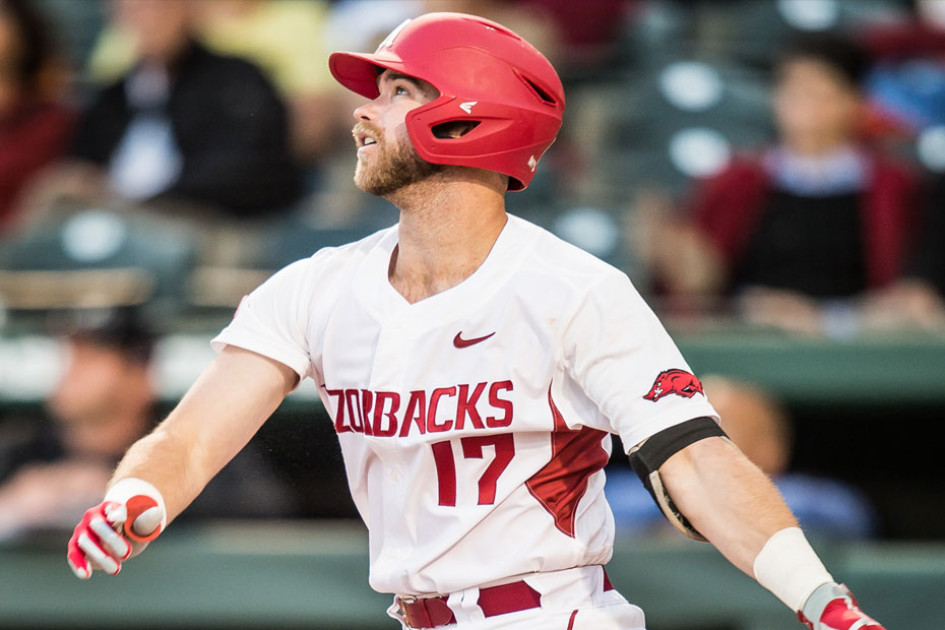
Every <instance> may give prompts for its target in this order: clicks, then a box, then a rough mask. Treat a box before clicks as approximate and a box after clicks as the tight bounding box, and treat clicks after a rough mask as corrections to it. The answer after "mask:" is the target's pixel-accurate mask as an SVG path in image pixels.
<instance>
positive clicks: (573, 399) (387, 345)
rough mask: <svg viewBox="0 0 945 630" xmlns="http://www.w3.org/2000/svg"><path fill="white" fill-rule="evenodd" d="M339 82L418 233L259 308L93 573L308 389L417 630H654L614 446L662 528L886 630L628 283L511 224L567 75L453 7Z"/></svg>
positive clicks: (266, 292)
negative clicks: (624, 567) (624, 589)
mask: <svg viewBox="0 0 945 630" xmlns="http://www.w3.org/2000/svg"><path fill="white" fill-rule="evenodd" d="M329 65H330V69H331V72H332V74H333V75H334V77H335V78H336V79H337V80H338V81H339V82H340V83H341V84H343V85H344V86H346V87H347V88H349V89H351V90H353V91H355V92H357V93H358V94H360V95H362V96H364V97H365V98H366V99H367V101H366V102H365V103H364V104H363V105H361V106H360V107H358V108H357V109H356V110H355V111H354V118H355V121H356V124H355V126H354V139H355V143H356V145H357V166H356V169H355V176H354V179H355V182H356V184H357V185H358V186H359V187H360V188H361V189H363V190H365V191H367V192H370V193H372V194H375V195H379V196H382V197H384V198H386V199H388V200H390V201H391V202H393V203H394V204H395V205H396V206H397V207H398V208H399V210H400V217H399V222H398V224H397V225H395V226H394V227H391V228H389V229H386V230H383V231H381V232H378V233H376V234H374V235H372V236H369V237H367V238H365V239H363V240H361V241H359V242H356V243H352V244H350V245H346V246H343V247H338V248H330V249H323V250H320V251H318V252H317V253H316V254H315V255H313V256H312V257H311V258H309V259H307V260H302V261H299V262H296V263H294V264H292V265H290V266H288V267H287V268H285V269H283V270H282V271H280V272H278V273H277V274H275V275H274V276H273V277H272V278H271V279H269V280H268V281H267V282H265V283H264V284H263V285H262V286H260V287H259V288H258V289H257V290H255V291H254V292H253V293H252V294H250V295H249V296H248V297H246V298H245V299H244V300H243V302H242V304H241V305H240V307H239V309H238V310H237V313H236V315H235V317H234V320H233V322H232V323H231V324H230V325H229V326H227V327H226V328H225V329H224V330H223V331H222V332H221V333H220V334H219V336H217V337H216V338H215V339H214V340H213V345H214V347H215V348H216V349H217V350H218V351H219V354H218V356H217V357H216V359H215V361H214V362H213V363H212V364H211V365H210V366H209V367H208V369H207V370H206V372H205V373H204V374H203V375H201V377H200V378H199V379H198V380H197V382H196V383H195V384H194V386H193V387H192V388H191V389H190V391H189V392H188V393H187V394H186V395H185V396H184V398H183V399H182V400H181V402H180V404H179V405H178V406H177V408H176V409H175V410H174V411H173V412H172V413H171V414H170V416H169V417H168V418H167V419H166V420H165V421H164V422H163V423H162V424H161V425H160V426H159V427H158V428H157V429H156V430H155V431H154V433H153V434H151V435H150V436H148V437H146V438H144V439H142V440H141V441H139V442H138V443H136V444H135V445H134V446H132V447H131V449H129V451H128V453H127V454H126V456H125V458H124V459H123V461H122V462H121V463H120V464H119V466H118V469H117V471H116V473H115V476H114V480H113V482H112V484H111V486H110V489H109V490H108V492H107V494H106V496H105V499H104V501H103V502H102V503H101V504H100V505H98V506H96V507H94V508H92V509H90V510H89V511H88V512H87V513H86V515H85V517H84V518H83V519H82V521H81V523H80V524H79V525H78V526H77V528H76V530H75V533H74V535H73V537H72V539H71V540H70V542H69V550H68V559H69V562H70V564H71V566H72V569H73V571H74V572H75V574H76V575H77V576H78V577H80V578H88V577H89V576H90V575H91V574H92V571H93V569H96V568H97V569H101V570H103V571H105V572H106V573H109V574H112V575H114V574H117V573H118V571H119V570H120V568H121V563H122V562H123V561H124V560H126V559H128V558H129V557H130V556H131V555H133V554H134V553H136V552H138V551H140V550H141V549H142V548H143V547H144V545H145V544H147V542H148V541H150V540H152V539H153V538H154V537H155V536H157V535H158V534H159V533H160V532H161V531H163V530H164V528H165V527H166V526H167V524H168V523H169V522H170V521H172V520H173V519H174V517H175V516H177V515H178V514H180V512H181V511H182V510H183V509H184V508H185V507H186V506H187V504H188V503H190V501H191V500H192V499H193V498H194V497H195V496H196V495H197V494H198V493H199V492H200V491H201V489H202V488H203V487H204V485H205V484H206V483H207V482H208V480H210V478H211V477H213V475H214V474H215V473H216V472H217V471H218V470H220V468H221V467H222V466H223V465H224V464H225V463H226V462H227V461H228V460H229V459H230V458H231V457H233V456H234V455H235V454H236V453H237V451H239V450H240V449H241V448H242V447H243V446H244V445H245V444H246V442H247V441H248V440H249V439H250V437H251V436H252V435H253V434H254V433H255V432H256V430H257V429H258V428H259V427H260V425H261V424H262V423H263V422H265V420H266V418H267V417H268V416H269V415H270V414H271V413H272V412H273V411H274V410H275V409H276V407H277V406H278V405H279V403H280V402H281V401H282V399H283V398H284V397H285V396H286V395H287V394H288V393H289V392H290V391H292V390H293V389H294V388H296V387H297V386H298V384H299V382H300V381H301V380H302V379H305V378H311V379H313V380H314V382H315V383H316V385H317V387H318V392H319V395H320V397H321V400H322V402H323V403H324V405H325V408H326V409H327V410H328V412H329V414H330V416H331V418H332V421H333V422H334V427H335V430H336V432H337V434H338V439H339V440H340V442H341V447H342V451H343V454H344V460H345V467H346V472H347V476H348V481H349V484H350V487H351V493H352V495H353V497H354V501H355V503H356V505H357V508H358V510H359V511H360V514H361V516H362V517H363V519H364V521H365V523H366V524H367V526H368V529H369V532H370V563H371V569H370V584H371V586H372V587H373V588H374V589H376V590H378V591H381V592H388V593H392V594H394V602H393V605H392V606H391V608H390V609H389V611H388V612H389V614H390V615H391V616H393V617H395V618H396V619H398V620H399V621H400V622H401V623H402V624H403V627H405V628H461V629H463V628H465V629H468V630H475V629H487V628H511V629H515V630H528V629H538V628H540V629H542V630H546V629H560V630H575V629H591V628H593V629H594V630H606V629H611V628H613V629H616V628H620V629H622V630H638V629H642V628H644V616H643V612H642V611H641V610H640V608H638V607H637V606H635V605H633V604H630V603H628V602H627V600H626V599H624V597H623V596H621V595H620V594H619V593H618V592H617V591H616V590H615V589H614V588H613V586H612V585H611V583H610V581H609V580H608V578H607V574H606V572H605V570H604V565H605V564H606V563H607V562H608V560H609V559H610V557H611V552H612V547H613V537H614V523H613V517H612V515H611V511H610V508H609V507H608V505H607V502H606V500H605V498H604V492H603V487H604V472H603V469H604V466H605V464H606V463H607V461H608V458H609V457H610V448H611V437H610V434H614V433H616V434H619V435H620V437H621V438H622V441H623V443H624V444H627V445H632V448H631V449H630V451H629V455H630V459H631V463H632V465H633V467H634V469H635V470H636V471H637V473H638V474H639V475H640V476H641V478H642V479H643V481H644V483H645V484H646V485H647V488H648V489H649V490H650V491H651V493H652V494H653V496H654V498H655V500H656V501H657V503H658V504H659V505H660V507H661V508H662V509H663V511H664V513H665V514H666V516H667V518H668V519H669V520H670V521H671V522H672V523H673V524H674V525H675V526H676V527H677V528H678V529H679V530H680V531H682V532H684V533H686V534H687V535H689V536H691V537H694V538H698V539H707V540H709V541H711V542H712V543H713V544H714V545H715V546H716V547H717V548H718V549H719V550H720V551H721V552H722V553H723V554H724V555H725V556H726V557H727V558H728V559H729V560H730V561H731V562H732V563H734V564H735V565H736V566H737V567H738V568H740V569H741V570H743V571H744V572H746V573H747V574H749V575H751V576H754V577H755V578H756V579H757V580H758V581H759V582H760V583H761V584H762V585H763V586H765V587H766V588H768V589H769V590H771V591H772V592H773V593H774V594H775V595H776V596H777V597H778V598H779V599H781V600H782V601H783V602H784V603H785V604H787V605H788V606H789V607H790V608H791V609H793V610H794V611H796V612H797V613H798V615H799V618H800V619H801V621H802V622H804V623H806V624H807V626H808V627H809V628H812V629H815V630H860V629H867V628H868V629H872V630H877V629H878V630H881V629H882V626H880V625H879V624H878V623H877V622H875V621H873V620H872V619H870V618H869V617H867V616H866V615H865V614H864V613H862V612H861V611H860V610H859V608H858V607H857V604H856V602H855V601H854V599H853V596H852V595H851V594H850V592H849V591H848V590H847V589H846V588H845V587H843V586H841V585H839V584H837V583H836V582H835V581H834V580H833V578H832V577H831V575H830V574H829V573H828V572H827V570H826V569H825V568H824V566H823V564H822V563H821V562H820V560H819V559H818V558H817V556H816V555H815V553H814V551H813V550H812V549H811V547H810V545H809V544H808V543H807V541H806V540H805V537H804V534H803V533H802V532H801V530H800V529H799V528H798V527H797V524H796V521H795V520H794V517H793V516H792V515H791V513H790V511H789V510H788V509H787V507H786V506H785V505H784V503H783V502H782V501H781V499H780V497H779V496H778V494H777V492H776V491H775V489H774V487H773V486H772V484H771V483H770V481H769V480H768V479H767V478H766V477H765V476H764V475H763V474H762V473H761V472H760V471H759V470H758V469H757V468H755V467H754V466H753V465H752V464H750V463H749V462H748V460H747V459H746V458H745V457H744V456H743V455H742V454H741V453H740V452H739V451H738V450H737V449H736V448H735V447H734V446H733V445H732V444H731V443H730V442H729V441H728V440H727V439H726V437H725V435H724V433H723V432H722V431H721V429H720V428H719V425H718V418H717V417H716V413H715V411H714V410H713V408H712V406H711V405H710V404H709V402H708V401H707V400H706V397H705V394H704V392H703V389H702V386H701V384H700V382H699V380H698V379H697V378H696V377H695V376H693V374H692V373H691V371H690V370H689V367H688V366H687V365H686V362H685V360H684V359H683V357H682V356H681V355H680V353H679V351H678V350H677V349H676V347H675V346H674V345H673V343H672V341H671V340H670V338H669V337H668V335H667V334H666V332H665V331H664V330H663V328H662V327H661V325H660V323H659V322H658V321H657V319H656V317H655V316H654V315H653V313H652V312H651V311H650V309H649V308H648V307H647V306H646V304H645V303H644V302H643V300H642V299H641V298H640V296H639V295H638V294H637V292H636V291H635V290H634V288H633V286H632V285H631V283H630V281H629V280H628V278H627V277H626V276H625V275H624V274H622V273H621V272H619V271H618V270H616V269H614V268H612V267H610V266H608V265H606V264H604V263H602V262H600V261H599V260H597V259H595V258H593V257H591V256H590V255H588V254H586V253H584V252H582V251H580V250H578V249H576V248H574V247H572V246H570V245H568V244H566V243H564V242H562V241H560V240H558V239H557V238H555V237H554V236H552V235H551V234H549V233H548V232H546V231H544V230H542V229H540V228H538V227H536V226H534V225H532V224H530V223H528V222H526V221H524V220H522V219H519V218H516V217H513V216H508V215H507V214H506V212H505V205H504V196H505V193H506V191H515V190H522V189H524V188H525V187H526V186H527V185H528V184H529V181H530V180H531V178H532V175H533V174H534V172H535V168H536V166H537V164H538V161H539V160H540V159H541V157H542V154H543V153H544V152H545V150H546V149H547V148H548V147H549V146H550V145H551V143H552V142H553V141H554V139H555V136H556V134H557V132H558V129H559V127H560V124H561V118H562V113H563V111H564V95H563V90H562V86H561V82H560V80H559V79H558V76H557V74H556V73H555V71H554V69H553V68H552V67H551V65H550V64H549V63H548V62H547V60H546V59H545V58H544V57H543V56H542V55H541V54H540V53H539V52H538V51H537V50H535V49H534V48H533V47H532V46H530V45H529V44H528V43H526V42H525V41H523V40H522V39H521V38H520V37H518V36H517V35H516V34H515V33H513V32H511V31H509V30H507V29H506V28H504V27H502V26H500V25H499V24H496V23H494V22H490V21H488V20H485V19H482V18H479V17H475V16H471V15H463V14H456V13H432V14H427V15H425V16H422V17H419V18H417V19H414V20H412V21H407V22H405V23H404V24H402V25H401V26H400V27H398V28H397V29H395V30H394V31H393V32H392V33H391V34H390V35H389V36H388V37H387V39H386V40H384V42H383V43H382V44H381V46H380V47H379V48H378V50H377V52H376V53H375V54H355V53H335V54H333V55H332V56H331V58H330V60H329Z"/></svg>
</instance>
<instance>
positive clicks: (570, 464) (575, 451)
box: [525, 385, 609, 538]
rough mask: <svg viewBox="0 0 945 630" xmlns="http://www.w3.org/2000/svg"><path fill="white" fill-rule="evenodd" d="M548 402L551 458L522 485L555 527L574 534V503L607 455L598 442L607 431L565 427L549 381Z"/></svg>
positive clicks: (579, 497)
mask: <svg viewBox="0 0 945 630" xmlns="http://www.w3.org/2000/svg"><path fill="white" fill-rule="evenodd" d="M548 406H549V407H550V408H551V416H552V418H554V423H555V428H554V431H552V433H551V460H550V461H549V462H548V463H547V464H545V465H544V467H542V469H541V470H539V471H538V472H537V473H535V474H534V475H532V477H531V478H530V479H529V480H528V481H526V482H525V487H526V488H528V491H529V492H530V493H531V495H532V496H533V497H535V499H536V500H537V501H538V502H539V503H541V505H542V507H544V508H545V510H546V511H547V512H548V513H549V514H551V516H552V517H554V520H555V527H557V528H558V529H559V530H561V532H563V533H564V534H565V535H567V536H570V537H571V538H574V521H575V518H576V516H577V507H578V503H579V502H580V501H581V497H583V496H584V493H585V492H587V481H588V479H590V477H591V475H593V474H594V473H596V472H597V471H599V470H601V469H602V468H603V467H604V466H606V465H607V460H608V459H609V456H608V455H607V451H605V450H604V448H603V447H602V446H601V441H602V440H603V439H604V437H605V436H606V435H607V434H606V433H605V432H604V431H599V430H597V429H591V428H589V427H582V428H580V429H577V430H574V429H569V428H568V424H567V423H566V422H565V421H564V417H563V416H562V415H561V412H560V411H559V410H558V406H557V405H555V401H554V399H553V398H552V397H551V386H550V385H549V387H548Z"/></svg>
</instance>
